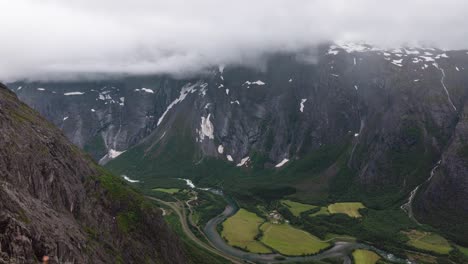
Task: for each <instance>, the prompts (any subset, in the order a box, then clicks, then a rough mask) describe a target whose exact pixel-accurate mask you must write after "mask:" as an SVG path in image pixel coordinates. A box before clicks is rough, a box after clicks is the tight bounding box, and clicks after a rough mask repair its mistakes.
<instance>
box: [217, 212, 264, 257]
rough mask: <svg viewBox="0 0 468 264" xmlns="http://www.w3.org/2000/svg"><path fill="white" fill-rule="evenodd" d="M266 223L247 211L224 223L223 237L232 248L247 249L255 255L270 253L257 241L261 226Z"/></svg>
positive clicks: (238, 213)
mask: <svg viewBox="0 0 468 264" xmlns="http://www.w3.org/2000/svg"><path fill="white" fill-rule="evenodd" d="M263 222H264V220H263V219H262V218H260V217H259V216H257V215H256V214H254V213H251V212H249V211H247V210H245V209H240V210H239V211H237V213H236V214H235V215H233V216H231V217H229V218H228V219H226V221H224V222H223V231H222V233H221V236H222V237H223V238H224V239H226V241H227V242H228V243H229V245H231V246H236V247H238V248H242V249H245V250H247V251H250V252H254V253H270V252H271V250H270V249H269V248H267V247H265V246H264V245H263V244H262V243H260V242H259V241H257V240H255V237H256V236H257V235H258V234H259V226H260V225H261V224H262V223H263Z"/></svg>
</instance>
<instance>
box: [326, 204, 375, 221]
mask: <svg viewBox="0 0 468 264" xmlns="http://www.w3.org/2000/svg"><path fill="white" fill-rule="evenodd" d="M363 208H366V207H365V206H364V205H363V204H362V203H334V204H330V205H329V206H328V211H329V212H330V213H331V214H347V215H348V216H350V217H353V218H359V217H361V216H362V215H361V214H360V213H359V209H363Z"/></svg>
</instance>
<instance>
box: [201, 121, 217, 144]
mask: <svg viewBox="0 0 468 264" xmlns="http://www.w3.org/2000/svg"><path fill="white" fill-rule="evenodd" d="M210 117H211V114H208V116H207V117H206V118H205V117H204V116H202V117H201V124H200V127H201V129H200V131H199V132H198V135H199V138H200V142H202V141H203V140H204V139H205V137H208V138H209V139H214V126H213V123H211V121H210Z"/></svg>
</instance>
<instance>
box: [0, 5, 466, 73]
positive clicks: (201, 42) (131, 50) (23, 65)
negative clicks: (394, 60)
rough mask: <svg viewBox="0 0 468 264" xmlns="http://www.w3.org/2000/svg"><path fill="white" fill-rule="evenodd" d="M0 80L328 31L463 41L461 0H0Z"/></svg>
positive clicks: (322, 35) (245, 56)
mask: <svg viewBox="0 0 468 264" xmlns="http://www.w3.org/2000/svg"><path fill="white" fill-rule="evenodd" d="M0 10H2V15H1V16H0V25H1V26H0V35H1V38H0V80H3V81H12V80H17V79H23V78H27V79H32V80H33V79H34V80H38V79H46V78H57V79H63V78H78V77H80V76H99V75H106V76H107V75H114V74H151V73H170V74H174V75H181V74H190V73H196V72H199V71H202V70H203V69H206V68H207V67H209V66H212V65H218V64H231V63H236V64H252V63H255V61H256V60H258V59H259V58H261V57H262V56H263V55H265V54H268V53H272V52H279V51H291V52H294V51H300V50H303V49H306V48H309V47H312V46H314V45H317V44H320V43H323V42H326V41H363V42H367V43H374V44H376V45H379V46H389V47H394V46H400V45H421V44H425V45H432V46H436V47H440V48H445V49H465V48H468V22H466V14H467V13H468V2H467V1H466V0H444V1H439V0H392V1H390V0H380V1H376V0H293V1H291V0H284V1H283V0H249V1H247V0H237V1H222V0H199V1H187V0H170V1H167V0H164V1H162V0H100V1H95V0H68V1H63V0H41V1H37V0H14V1H10V0H0Z"/></svg>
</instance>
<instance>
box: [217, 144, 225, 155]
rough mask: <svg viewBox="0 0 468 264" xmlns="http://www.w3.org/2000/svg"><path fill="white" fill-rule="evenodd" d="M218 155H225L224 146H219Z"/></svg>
mask: <svg viewBox="0 0 468 264" xmlns="http://www.w3.org/2000/svg"><path fill="white" fill-rule="evenodd" d="M218 153H219V154H223V153H224V147H223V145H219V146H218Z"/></svg>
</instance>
